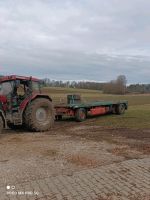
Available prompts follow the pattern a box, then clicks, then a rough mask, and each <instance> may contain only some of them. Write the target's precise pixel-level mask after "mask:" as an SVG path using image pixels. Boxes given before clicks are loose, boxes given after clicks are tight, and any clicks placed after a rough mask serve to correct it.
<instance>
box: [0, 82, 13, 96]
mask: <svg viewBox="0 0 150 200" xmlns="http://www.w3.org/2000/svg"><path fill="white" fill-rule="evenodd" d="M13 84H14V83H13V81H9V82H7V81H6V82H3V83H0V95H4V96H7V95H9V94H10V93H12V91H13Z"/></svg>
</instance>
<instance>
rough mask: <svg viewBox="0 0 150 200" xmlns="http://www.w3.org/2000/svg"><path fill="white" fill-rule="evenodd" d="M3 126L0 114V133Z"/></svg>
mask: <svg viewBox="0 0 150 200" xmlns="http://www.w3.org/2000/svg"><path fill="white" fill-rule="evenodd" d="M3 128H4V123H3V119H2V117H1V116H0V133H2V131H3Z"/></svg>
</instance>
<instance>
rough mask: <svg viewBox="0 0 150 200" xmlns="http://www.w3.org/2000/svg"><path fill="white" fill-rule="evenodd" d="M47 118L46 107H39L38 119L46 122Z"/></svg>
mask: <svg viewBox="0 0 150 200" xmlns="http://www.w3.org/2000/svg"><path fill="white" fill-rule="evenodd" d="M46 119H47V111H46V109H45V108H38V109H37V111H36V120H38V121H39V122H45V121H46Z"/></svg>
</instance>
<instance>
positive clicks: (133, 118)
mask: <svg viewBox="0 0 150 200" xmlns="http://www.w3.org/2000/svg"><path fill="white" fill-rule="evenodd" d="M44 92H45V93H47V94H49V95H50V96H51V97H52V99H53V101H54V103H58V102H66V95H67V94H80V95H81V97H82V100H83V101H84V102H88V101H97V100H114V101H115V100H128V102H129V109H128V111H127V112H126V113H125V114H124V115H121V116H118V115H107V116H100V117H96V119H95V122H94V123H95V125H101V126H107V127H119V128H132V129H150V94H149V95H148V94H147V95H142V94H141V95H140V94H137V95H135V94H134V95H123V96H122V95H106V94H102V92H101V91H97V90H85V89H71V88H44Z"/></svg>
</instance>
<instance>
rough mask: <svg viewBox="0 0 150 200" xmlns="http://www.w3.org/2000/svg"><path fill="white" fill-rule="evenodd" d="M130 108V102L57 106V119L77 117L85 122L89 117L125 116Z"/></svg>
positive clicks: (77, 119) (101, 102)
mask: <svg viewBox="0 0 150 200" xmlns="http://www.w3.org/2000/svg"><path fill="white" fill-rule="evenodd" d="M127 108H128V101H126V100H124V101H116V102H114V101H93V102H86V103H83V102H78V103H67V104H57V105H55V110H56V118H57V119H62V117H63V116H70V117H75V119H76V121H84V120H85V119H86V118H87V117H88V116H96V115H103V114H107V113H114V114H124V112H125V110H127Z"/></svg>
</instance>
